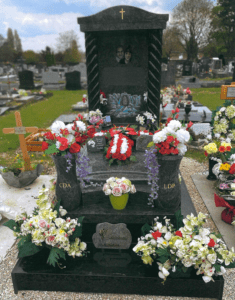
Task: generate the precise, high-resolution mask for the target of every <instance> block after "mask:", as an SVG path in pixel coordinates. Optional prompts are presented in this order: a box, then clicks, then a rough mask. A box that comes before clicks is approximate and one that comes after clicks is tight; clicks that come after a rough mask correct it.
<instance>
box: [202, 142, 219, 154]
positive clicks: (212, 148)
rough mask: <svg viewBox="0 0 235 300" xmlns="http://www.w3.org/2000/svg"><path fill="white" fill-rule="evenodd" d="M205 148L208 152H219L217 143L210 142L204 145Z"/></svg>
mask: <svg viewBox="0 0 235 300" xmlns="http://www.w3.org/2000/svg"><path fill="white" fill-rule="evenodd" d="M204 150H205V151H206V152H207V153H208V154H213V153H216V152H218V148H217V146H216V144H215V143H210V144H208V145H206V146H204Z"/></svg>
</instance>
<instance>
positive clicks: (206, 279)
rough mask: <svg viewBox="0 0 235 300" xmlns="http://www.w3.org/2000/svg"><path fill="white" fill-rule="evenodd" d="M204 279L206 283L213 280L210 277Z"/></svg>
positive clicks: (203, 277)
mask: <svg viewBox="0 0 235 300" xmlns="http://www.w3.org/2000/svg"><path fill="white" fill-rule="evenodd" d="M202 279H203V280H204V281H205V283H208V282H210V281H211V280H212V277H210V276H202Z"/></svg>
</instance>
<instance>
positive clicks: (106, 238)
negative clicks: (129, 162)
mask: <svg viewBox="0 0 235 300" xmlns="http://www.w3.org/2000/svg"><path fill="white" fill-rule="evenodd" d="M92 240H93V244H94V246H95V247H96V248H99V249H129V248H130V245H131V241H132V236H131V233H130V231H129V229H127V227H126V224H124V223H119V224H110V223H106V222H105V223H99V224H97V226H96V233H94V234H93V236H92Z"/></svg>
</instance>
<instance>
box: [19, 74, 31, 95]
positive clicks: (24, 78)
mask: <svg viewBox="0 0 235 300" xmlns="http://www.w3.org/2000/svg"><path fill="white" fill-rule="evenodd" d="M19 80H20V86H19V89H23V90H32V89H34V88H35V86H34V81H33V72H32V71H28V70H25V71H22V72H19Z"/></svg>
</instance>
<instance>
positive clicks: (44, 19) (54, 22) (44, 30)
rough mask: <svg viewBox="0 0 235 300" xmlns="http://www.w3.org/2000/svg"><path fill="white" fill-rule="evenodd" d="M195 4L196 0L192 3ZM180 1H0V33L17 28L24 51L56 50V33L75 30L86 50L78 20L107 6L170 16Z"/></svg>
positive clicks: (3, 33) (82, 47)
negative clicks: (125, 7)
mask: <svg viewBox="0 0 235 300" xmlns="http://www.w3.org/2000/svg"><path fill="white" fill-rule="evenodd" d="M192 1H196V0H192ZM179 2H181V0H119V1H117V0H101V1H99V0H98V1H96V0H0V20H1V22H0V34H2V36H3V37H4V38H6V37H7V29H8V28H11V29H12V30H13V31H14V30H15V29H16V30H17V32H18V34H19V36H20V38H21V42H22V48H23V51H26V50H34V51H36V52H39V51H41V50H44V49H45V47H46V46H49V47H51V48H52V49H54V50H56V38H58V37H59V33H63V32H65V31H68V30H74V31H75V33H76V34H77V35H78V37H79V44H80V46H81V49H82V50H83V51H85V43H84V34H83V33H81V32H80V27H79V25H78V24H77V18H78V17H83V16H90V15H92V14H95V13H97V12H100V11H102V10H104V9H106V8H108V7H110V6H116V5H122V4H123V5H131V6H136V7H139V8H141V9H145V10H147V11H150V12H153V13H160V14H171V12H172V9H173V8H174V7H175V6H176V5H177V4H178V3H179Z"/></svg>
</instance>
